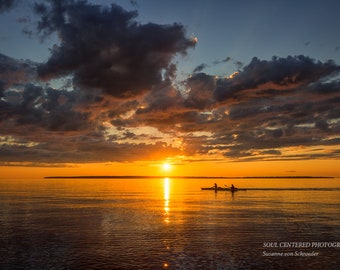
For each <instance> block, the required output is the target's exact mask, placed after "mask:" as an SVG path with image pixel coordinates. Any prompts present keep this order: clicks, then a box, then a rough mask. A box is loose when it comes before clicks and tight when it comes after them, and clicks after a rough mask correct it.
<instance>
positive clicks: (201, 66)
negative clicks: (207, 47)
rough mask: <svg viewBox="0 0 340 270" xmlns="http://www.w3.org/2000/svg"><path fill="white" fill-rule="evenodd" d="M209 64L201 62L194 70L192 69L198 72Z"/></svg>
mask: <svg viewBox="0 0 340 270" xmlns="http://www.w3.org/2000/svg"><path fill="white" fill-rule="evenodd" d="M207 67H208V65H207V64H200V65H198V66H197V67H195V68H194V70H193V71H192V72H193V73H197V72H201V71H202V70H203V69H205V68H207Z"/></svg>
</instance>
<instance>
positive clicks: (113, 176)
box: [44, 175, 335, 179]
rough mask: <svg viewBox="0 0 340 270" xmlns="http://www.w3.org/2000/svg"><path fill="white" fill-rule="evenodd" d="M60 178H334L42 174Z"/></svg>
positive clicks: (310, 177) (304, 176)
mask: <svg viewBox="0 0 340 270" xmlns="http://www.w3.org/2000/svg"><path fill="white" fill-rule="evenodd" d="M60 178H65V179H66V178H69V179H80V178H84V179H95V178H97V179H128V178H133V179H137V178H142V179H148V178H149V179H155V178H176V179H177V178H184V179H194V178H198V179H208V178H211V179H267V178H277V179H285V178H286V179H295V178H300V179H303V178H305V179H312V178H335V177H334V176H311V175H302V176H299V175H294V176H170V175H168V176H156V175H151V176H148V175H74V176H62V175H59V176H58V175H57V176H44V179H60Z"/></svg>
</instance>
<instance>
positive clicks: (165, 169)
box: [162, 163, 171, 171]
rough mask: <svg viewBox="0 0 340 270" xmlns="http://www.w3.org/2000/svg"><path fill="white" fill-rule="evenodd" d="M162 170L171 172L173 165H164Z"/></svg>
mask: <svg viewBox="0 0 340 270" xmlns="http://www.w3.org/2000/svg"><path fill="white" fill-rule="evenodd" d="M162 168H163V170H164V171H170V170H171V165H170V163H163V166H162Z"/></svg>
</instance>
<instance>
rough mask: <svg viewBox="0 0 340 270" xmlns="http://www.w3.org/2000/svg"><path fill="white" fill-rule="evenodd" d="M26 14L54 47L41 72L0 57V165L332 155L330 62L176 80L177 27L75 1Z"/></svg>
mask: <svg viewBox="0 0 340 270" xmlns="http://www.w3.org/2000/svg"><path fill="white" fill-rule="evenodd" d="M14 2H15V1H7V2H6V1H5V2H3V3H2V4H1V5H0V11H4V10H8V9H9V8H13V7H14V6H15V5H14ZM6 3H7V4H6ZM34 12H35V13H36V14H37V15H38V16H39V17H38V18H39V19H38V24H37V27H36V32H37V33H38V34H39V35H40V36H41V37H45V38H46V37H48V36H50V35H57V37H58V44H55V45H54V46H53V48H51V53H50V56H49V58H48V59H47V61H46V62H44V63H35V62H32V61H29V60H19V59H14V58H10V57H8V56H6V55H3V54H0V130H1V133H0V162H1V164H12V163H20V162H30V163H41V164H42V163H53V164H62V163H79V162H107V161H120V162H124V161H134V160H156V159H161V158H166V157H174V156H182V157H183V156H185V157H187V158H190V159H191V160H194V159H197V160H202V159H206V160H216V159H217V160H227V161H256V160H285V159H287V160H298V159H314V158H331V159H332V158H338V157H339V142H340V137H339V132H340V109H339V108H340V106H339V102H340V80H339V70H340V66H339V65H337V64H336V63H334V62H333V61H326V62H320V61H316V60H314V59H312V58H310V57H307V56H304V55H297V56H288V57H276V56H274V57H273V58H272V59H270V60H260V59H258V58H256V57H254V58H253V59H252V60H251V61H250V63H248V64H243V63H242V66H241V65H239V68H238V71H237V72H235V73H234V74H233V75H231V76H229V77H217V76H215V75H213V74H207V73H204V72H203V71H204V69H205V68H206V67H207V65H206V64H202V65H199V66H197V67H196V68H195V69H194V70H193V74H191V75H190V76H189V77H188V78H186V79H185V80H184V81H182V82H178V81H176V65H175V63H174V62H173V60H174V57H175V56H176V55H185V54H187V53H189V50H190V49H192V48H194V47H195V45H196V40H194V39H192V38H190V37H187V36H186V32H185V28H184V26H182V25H181V24H178V23H174V24H171V25H159V24H154V23H148V24H140V23H138V22H137V20H136V19H137V17H138V13H137V12H136V11H126V10H124V9H123V8H121V7H120V6H117V5H115V4H113V5H111V6H110V7H102V6H99V5H94V4H91V3H88V2H87V1H48V2H39V3H36V4H35V5H34ZM227 61H231V58H230V57H227V58H225V59H223V60H220V61H218V60H216V61H215V62H214V64H219V63H224V62H227Z"/></svg>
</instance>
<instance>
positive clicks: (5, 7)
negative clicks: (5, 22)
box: [0, 0, 19, 13]
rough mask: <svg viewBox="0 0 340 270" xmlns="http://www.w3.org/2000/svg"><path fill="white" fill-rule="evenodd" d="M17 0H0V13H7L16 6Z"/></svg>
mask: <svg viewBox="0 0 340 270" xmlns="http://www.w3.org/2000/svg"><path fill="white" fill-rule="evenodd" d="M18 2H19V0H1V1H0V13H2V12H5V11H9V10H10V9H12V8H14V7H15V6H16V5H17V4H18Z"/></svg>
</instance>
